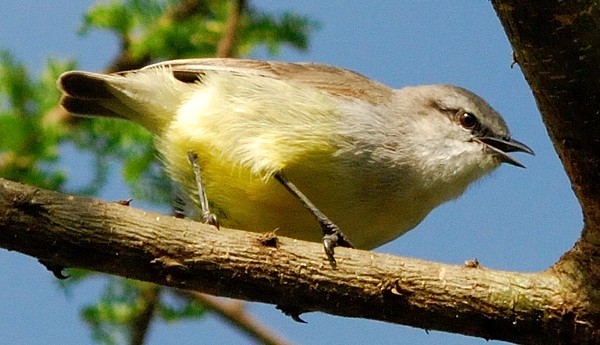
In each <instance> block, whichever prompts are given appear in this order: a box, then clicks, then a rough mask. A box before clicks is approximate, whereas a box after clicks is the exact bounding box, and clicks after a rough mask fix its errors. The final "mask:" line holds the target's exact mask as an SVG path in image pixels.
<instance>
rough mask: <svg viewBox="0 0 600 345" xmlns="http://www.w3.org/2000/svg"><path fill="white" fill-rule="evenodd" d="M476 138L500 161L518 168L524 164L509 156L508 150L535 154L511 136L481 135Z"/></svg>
mask: <svg viewBox="0 0 600 345" xmlns="http://www.w3.org/2000/svg"><path fill="white" fill-rule="evenodd" d="M477 140H478V141H480V142H482V143H484V144H485V146H486V147H487V148H488V149H489V150H491V151H492V153H493V154H494V155H496V156H497V157H498V158H499V159H500V161H501V162H503V163H508V164H512V165H514V166H518V167H520V168H525V166H524V165H523V164H521V163H519V161H518V160H516V159H514V158H512V157H511V156H509V155H508V153H509V152H525V153H529V154H530V155H535V153H534V152H533V150H532V149H530V148H529V147H528V146H527V145H525V144H523V143H521V142H519V141H516V140H513V139H511V138H506V137H505V138H496V137H481V138H477Z"/></svg>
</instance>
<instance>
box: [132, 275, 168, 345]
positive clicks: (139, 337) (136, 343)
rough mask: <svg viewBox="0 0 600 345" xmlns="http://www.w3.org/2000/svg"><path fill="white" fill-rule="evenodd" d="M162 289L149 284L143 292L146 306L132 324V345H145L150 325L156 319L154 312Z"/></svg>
mask: <svg viewBox="0 0 600 345" xmlns="http://www.w3.org/2000/svg"><path fill="white" fill-rule="evenodd" d="M161 290H162V287H160V286H158V285H154V284H148V285H147V287H144V288H143V289H142V291H141V296H140V297H141V298H143V301H144V305H143V309H142V311H141V313H140V314H139V315H138V317H137V318H136V319H135V320H134V322H132V324H131V329H130V331H131V342H130V344H131V345H143V344H144V341H145V339H146V335H147V334H148V329H150V323H151V322H152V318H153V317H154V311H155V310H156V306H157V305H158V301H159V300H160V291H161Z"/></svg>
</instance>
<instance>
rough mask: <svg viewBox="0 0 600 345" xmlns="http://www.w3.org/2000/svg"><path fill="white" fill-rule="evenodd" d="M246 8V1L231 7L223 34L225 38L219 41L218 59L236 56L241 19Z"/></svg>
mask: <svg viewBox="0 0 600 345" xmlns="http://www.w3.org/2000/svg"><path fill="white" fill-rule="evenodd" d="M245 8H246V1H245V0H234V1H233V4H232V5H231V12H230V13H229V18H228V19H227V24H226V26H225V31H224V32H223V37H221V41H219V45H218V46H217V57H220V58H226V57H232V56H233V55H234V54H235V45H236V37H237V32H238V28H239V26H240V19H241V17H242V13H243V12H244V10H245Z"/></svg>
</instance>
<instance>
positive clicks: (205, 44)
mask: <svg viewBox="0 0 600 345" xmlns="http://www.w3.org/2000/svg"><path fill="white" fill-rule="evenodd" d="M232 6H233V2H232V1H223V0H204V1H174V0H126V1H117V0H113V1H110V2H108V3H99V4H96V5H95V6H94V7H93V8H92V9H91V10H90V12H89V13H88V14H87V15H86V17H85V21H84V24H83V26H82V28H81V30H80V32H81V33H87V32H89V31H91V30H94V29H102V30H109V31H112V32H114V33H115V34H116V35H117V36H118V37H119V38H120V40H121V42H122V45H123V47H124V48H125V49H127V51H128V54H129V56H130V57H131V58H132V59H134V60H148V61H154V60H168V59H180V58H190V57H207V56H214V55H215V54H216V52H217V46H218V44H219V41H220V40H221V39H222V37H223V35H224V32H225V29H226V23H227V19H228V18H229V16H230V15H231V11H232ZM316 27H317V25H316V23H314V22H312V21H310V20H309V19H307V18H306V17H304V16H299V15H297V14H294V13H290V12H285V13H283V14H271V13H265V12H262V11H259V10H257V9H254V8H248V9H247V10H246V11H245V12H244V15H243V18H242V19H241V21H240V23H239V30H237V31H238V42H237V49H236V51H237V54H236V55H246V54H250V53H251V52H252V51H253V50H254V49H255V48H256V47H258V46H260V45H266V46H267V47H268V50H269V52H271V53H272V54H275V53H277V52H278V51H279V49H280V48H281V45H283V44H287V45H290V46H291V47H294V48H296V49H300V50H306V49H307V47H308V35H309V34H310V32H311V31H312V30H313V29H315V28H316Z"/></svg>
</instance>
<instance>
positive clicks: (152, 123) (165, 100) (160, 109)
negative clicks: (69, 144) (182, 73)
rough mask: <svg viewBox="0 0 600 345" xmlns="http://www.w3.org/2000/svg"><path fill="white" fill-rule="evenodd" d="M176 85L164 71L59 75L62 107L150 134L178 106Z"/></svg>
mask: <svg viewBox="0 0 600 345" xmlns="http://www.w3.org/2000/svg"><path fill="white" fill-rule="evenodd" d="M177 84H181V85H185V83H182V82H180V81H177V80H176V79H175V78H174V77H173V76H172V74H171V72H170V71H168V70H166V69H153V70H150V69H149V70H143V71H135V72H127V73H124V74H99V73H91V72H83V71H71V72H66V73H64V74H63V75H61V77H60V79H59V81H58V87H59V88H60V89H61V90H62V91H63V93H64V94H63V96H62V98H61V101H60V103H61V106H62V107H63V108H64V109H66V110H67V111H69V112H71V113H73V114H76V115H81V116H100V117H115V118H123V119H128V120H131V121H134V122H137V123H139V124H141V125H142V126H144V127H146V128H147V129H148V130H150V131H151V132H158V131H161V130H162V129H164V127H165V126H166V123H167V122H168V121H169V120H170V119H171V118H172V116H173V115H174V112H175V111H176V107H177V106H179V102H180V100H179V99H178V97H180V95H181V92H177V91H176V90H172V91H171V89H177V87H178V86H180V85H177Z"/></svg>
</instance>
